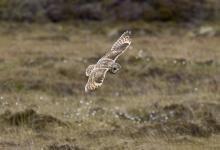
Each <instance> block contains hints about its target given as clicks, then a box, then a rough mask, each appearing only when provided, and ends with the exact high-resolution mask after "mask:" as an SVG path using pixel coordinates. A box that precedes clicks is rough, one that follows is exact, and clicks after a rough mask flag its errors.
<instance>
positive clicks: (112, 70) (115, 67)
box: [109, 63, 121, 74]
mask: <svg viewBox="0 0 220 150" xmlns="http://www.w3.org/2000/svg"><path fill="white" fill-rule="evenodd" d="M120 69H121V65H119V64H118V63H113V64H112V66H111V68H110V70H109V72H110V73H112V74H116V73H117V72H118V71H119V70H120Z"/></svg>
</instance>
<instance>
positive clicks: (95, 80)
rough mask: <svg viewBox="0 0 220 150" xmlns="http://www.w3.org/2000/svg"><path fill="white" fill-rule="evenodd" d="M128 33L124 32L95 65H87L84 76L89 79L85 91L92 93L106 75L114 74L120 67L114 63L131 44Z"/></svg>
mask: <svg viewBox="0 0 220 150" xmlns="http://www.w3.org/2000/svg"><path fill="white" fill-rule="evenodd" d="M130 34H131V32H130V31H126V32H124V33H123V34H122V35H121V37H120V38H119V39H118V40H117V41H116V42H115V43H114V44H113V46H112V48H111V50H110V51H108V52H107V53H106V54H105V55H104V56H103V57H102V58H101V59H99V61H98V62H97V63H96V64H93V65H89V66H88V67H87V69H86V76H87V77H88V78H89V79H88V82H87V84H86V86H85V91H86V92H89V91H94V90H95V89H97V88H98V87H100V86H101V85H102V83H103V81H104V79H105V75H106V73H107V72H108V71H109V72H110V73H114V74H115V73H116V72H117V71H118V70H119V69H120V68H121V66H120V65H119V64H118V63H116V62H115V61H116V60H117V58H118V57H119V56H120V55H121V54H122V53H124V52H125V50H126V49H127V48H128V47H129V45H130V44H131V39H130Z"/></svg>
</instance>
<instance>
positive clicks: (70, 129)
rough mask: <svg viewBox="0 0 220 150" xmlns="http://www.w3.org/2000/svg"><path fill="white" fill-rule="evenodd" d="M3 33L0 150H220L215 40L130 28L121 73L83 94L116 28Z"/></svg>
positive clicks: (20, 28)
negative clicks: (130, 37) (88, 75)
mask: <svg viewBox="0 0 220 150" xmlns="http://www.w3.org/2000/svg"><path fill="white" fill-rule="evenodd" d="M1 26H4V27H5V30H3V29H2V28H1V29H0V33H2V34H3V35H4V36H1V37H0V53H1V56H0V71H1V73H0V92H1V94H0V108H1V109H0V122H1V124H0V129H1V131H0V149H1V148H2V149H6V150H7V149H22V150H24V149H49V150H51V149H58V150H62V149H64V148H66V149H117V150H118V149H128V150H133V149H146V148H149V149H161V148H162V149H171V150H172V149H173V150H175V149H184V150H187V149H195V150H197V149H198V150H200V149H218V148H219V147H220V145H219V141H220V136H219V131H220V125H219V123H220V120H219V118H220V112H219V110H220V109H219V105H220V104H219V101H220V95H219V93H220V82H219V81H220V77H219V74H220V69H219V68H220V62H219V58H220V53H219V47H220V45H219V44H220V43H219V39H220V37H219V36H218V35H217V34H216V35H215V36H212V37H210V36H208V37H207V36H193V37H191V36H189V33H191V32H194V30H189V29H179V28H177V27H175V28H173V29H172V30H169V31H167V30H166V31H163V29H160V31H159V32H156V29H152V30H151V33H149V32H145V31H144V32H139V31H141V30H139V29H141V28H140V27H138V26H137V25H135V29H136V30H135V31H138V32H135V33H134V35H133V42H132V46H131V48H130V49H129V50H128V51H127V52H126V54H125V55H122V56H121V57H120V59H119V60H118V62H119V63H120V64H121V65H122V69H121V70H120V71H119V73H118V74H117V75H111V74H107V77H106V80H105V81H104V85H103V86H102V88H100V89H99V90H97V91H96V92H94V93H91V94H85V93H84V86H85V83H86V82H87V79H86V77H85V72H84V71H85V69H86V67H87V66H88V65H89V64H92V63H95V62H96V61H97V60H98V59H99V58H100V57H101V56H102V55H103V54H104V53H105V52H106V51H107V50H108V49H110V47H111V45H112V43H113V42H114V41H115V40H116V37H117V35H118V34H119V33H120V32H121V31H122V30H123V28H122V26H118V27H117V26H114V27H113V29H110V28H108V27H103V29H102V30H103V31H102V32H98V33H96V32H95V31H96V28H95V27H94V28H95V29H94V30H89V29H87V28H86V27H74V26H73V27H72V26H70V25H61V24H57V25H52V24H48V25H44V26H43V25H41V26H39V25H37V24H34V25H22V24H20V25H19V24H18V25H16V24H15V25H13V29H14V30H9V27H8V26H7V25H6V24H1ZM130 26H132V25H130ZM143 26H148V30H150V29H151V28H150V25H146V24H145V25H143ZM7 27H8V29H7ZM154 28H157V27H154ZM137 29H138V30H137ZM168 29H169V28H168ZM6 31H7V34H6ZM173 31H176V32H173ZM63 39H64V40H63ZM7 110H10V111H7Z"/></svg>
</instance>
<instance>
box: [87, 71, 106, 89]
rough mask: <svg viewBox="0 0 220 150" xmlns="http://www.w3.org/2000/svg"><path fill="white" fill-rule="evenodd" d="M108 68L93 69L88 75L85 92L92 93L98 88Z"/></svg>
mask: <svg viewBox="0 0 220 150" xmlns="http://www.w3.org/2000/svg"><path fill="white" fill-rule="evenodd" d="M108 70H109V69H108V68H95V69H93V70H92V72H91V74H90V75H89V79H88V82H87V83H86V86H85V92H89V91H94V90H95V89H97V88H98V87H100V86H101V85H102V83H103V81H104V79H105V75H106V72H107V71H108Z"/></svg>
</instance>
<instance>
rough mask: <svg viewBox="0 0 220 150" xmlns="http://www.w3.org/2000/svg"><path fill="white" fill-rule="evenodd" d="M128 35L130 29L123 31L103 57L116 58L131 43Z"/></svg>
mask: <svg viewBox="0 0 220 150" xmlns="http://www.w3.org/2000/svg"><path fill="white" fill-rule="evenodd" d="M130 35H131V32H130V31H126V32H124V33H123V34H122V35H121V37H120V38H119V39H118V40H117V41H116V42H115V43H114V44H113V46H112V48H111V50H110V51H109V52H107V53H106V54H105V55H104V56H103V57H105V58H109V59H112V60H116V59H117V58H118V57H119V56H120V55H121V54H122V53H124V52H125V50H126V49H127V48H128V47H129V45H130V44H131V38H130Z"/></svg>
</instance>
